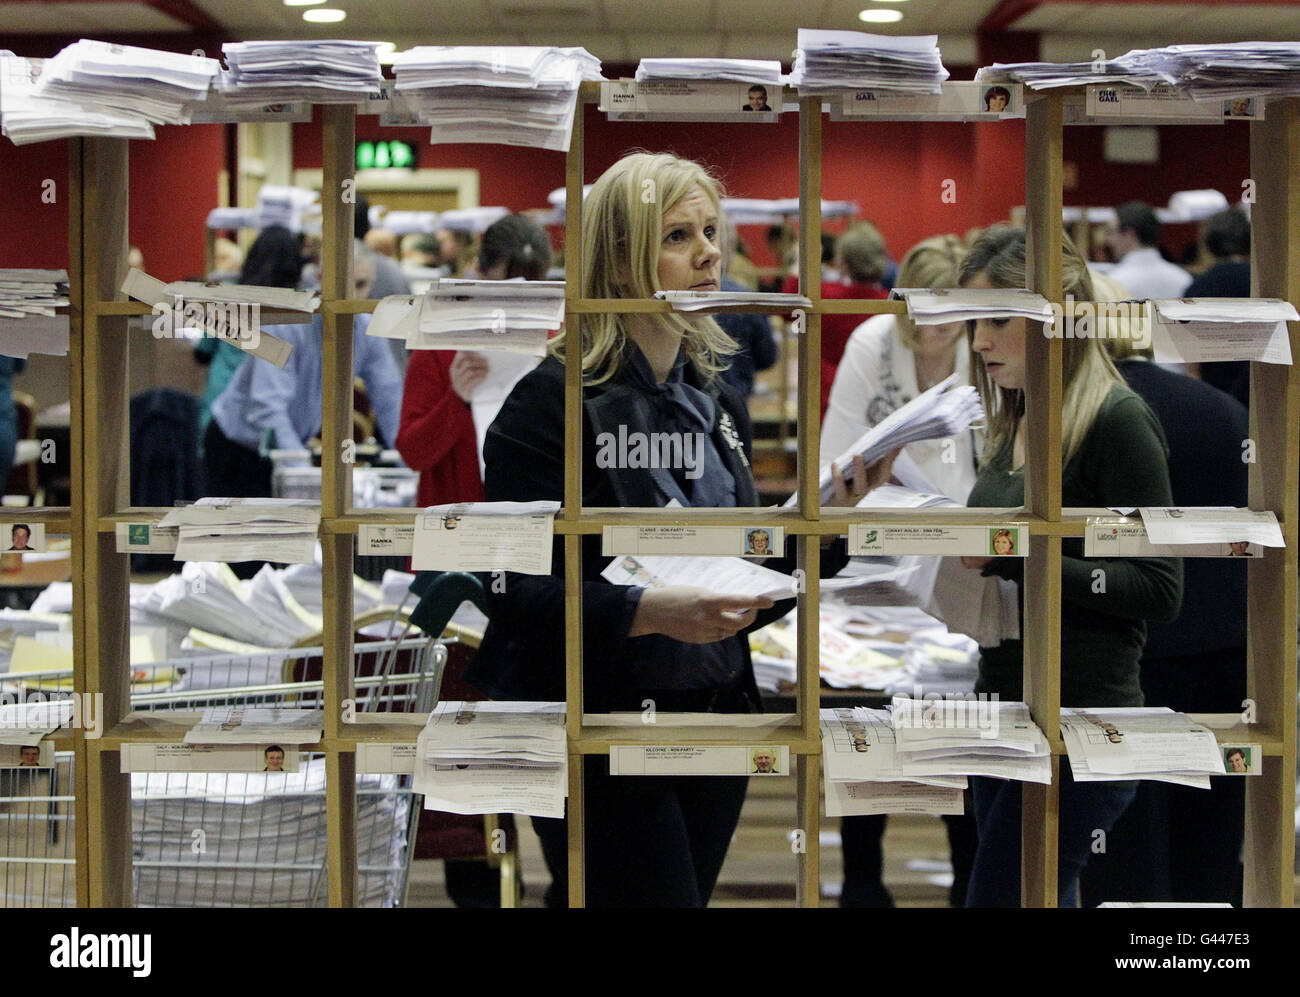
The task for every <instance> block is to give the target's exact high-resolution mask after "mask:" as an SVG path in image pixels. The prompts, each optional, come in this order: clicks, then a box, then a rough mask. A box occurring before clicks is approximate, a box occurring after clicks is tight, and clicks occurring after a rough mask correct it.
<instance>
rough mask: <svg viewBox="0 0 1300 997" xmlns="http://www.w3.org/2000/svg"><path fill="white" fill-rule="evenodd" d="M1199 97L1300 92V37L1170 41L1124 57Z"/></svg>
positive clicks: (1217, 97)
mask: <svg viewBox="0 0 1300 997" xmlns="http://www.w3.org/2000/svg"><path fill="white" fill-rule="evenodd" d="M1122 61H1123V62H1125V63H1126V64H1132V65H1134V66H1136V67H1140V68H1142V69H1145V70H1147V71H1149V72H1151V73H1152V74H1154V75H1156V76H1158V77H1159V78H1160V79H1161V80H1164V81H1165V82H1168V83H1172V84H1173V85H1174V86H1176V87H1178V89H1179V90H1181V91H1182V92H1184V93H1186V94H1189V95H1191V96H1192V97H1195V98H1197V99H1202V98H1203V99H1206V100H1222V99H1225V98H1228V97H1234V96H1238V95H1242V96H1246V95H1254V94H1272V95H1277V96H1280V95H1285V94H1296V93H1300V42H1283V41H1267V42H1265V41H1256V42H1232V43H1228V44H1211V45H1168V46H1165V47H1164V48H1156V49H1140V50H1138V51H1135V52H1129V53H1128V54H1126V55H1124V56H1123V57H1122Z"/></svg>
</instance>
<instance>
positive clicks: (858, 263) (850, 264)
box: [781, 221, 889, 419]
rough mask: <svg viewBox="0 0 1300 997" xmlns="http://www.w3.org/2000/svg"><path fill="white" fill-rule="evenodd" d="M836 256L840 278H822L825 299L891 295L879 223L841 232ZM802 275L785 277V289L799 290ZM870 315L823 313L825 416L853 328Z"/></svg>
mask: <svg viewBox="0 0 1300 997" xmlns="http://www.w3.org/2000/svg"><path fill="white" fill-rule="evenodd" d="M835 260H836V262H838V263H839V266H840V279H839V280H823V281H822V300H824V301H835V300H844V299H846V298H866V299H869V300H877V301H879V300H882V299H884V298H887V297H889V292H888V291H886V290H885V288H884V286H883V285H882V284H881V280H882V279H883V278H884V276H885V272H886V271H887V270H888V268H889V254H888V253H887V252H886V251H885V240H884V239H883V238H882V237H881V235H880V232H879V231H878V230H877V229H876V226H874V225H872V224H871V222H867V221H862V222H857V223H856V224H855V225H853V226H852V227H851V228H850V229H849V230H848V231H847V232H845V233H844V234H843V235H842V236H840V239H839V242H838V243H837V244H836V247H835ZM798 289H799V279H798V278H797V277H788V278H786V283H785V286H783V287H782V288H781V290H783V291H797V290H798ZM869 317H870V316H867V315H823V316H822V391H821V402H822V408H821V414H822V418H823V419H825V418H826V406H827V404H828V403H829V402H830V398H831V385H832V384H834V383H835V371H836V369H837V368H838V367H839V365H840V359H841V358H842V357H843V356H844V348H845V347H846V346H847V345H848V342H849V337H850V336H851V335H853V330H854V329H856V328H857V327H858V326H860V325H861V324H862V323H863V322H865V321H866V320H867V319H868V318H869Z"/></svg>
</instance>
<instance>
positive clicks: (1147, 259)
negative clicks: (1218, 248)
mask: <svg viewBox="0 0 1300 997" xmlns="http://www.w3.org/2000/svg"><path fill="white" fill-rule="evenodd" d="M1115 215H1116V218H1115V224H1114V225H1113V226H1112V227H1111V230H1110V232H1109V233H1108V234H1107V236H1106V245H1107V246H1108V247H1109V248H1110V251H1111V254H1112V255H1113V256H1114V257H1115V259H1116V261H1117V262H1116V263H1115V265H1114V266H1113V267H1111V269H1110V270H1108V271H1107V275H1108V276H1109V277H1111V278H1113V279H1114V280H1117V281H1119V282H1120V283H1121V284H1123V285H1124V286H1125V287H1127V288H1128V289H1129V291H1131V292H1132V294H1133V296H1134V297H1135V298H1143V299H1151V298H1181V297H1182V296H1183V292H1184V291H1186V290H1187V287H1188V285H1189V284H1191V282H1192V275H1191V274H1189V273H1188V272H1187V271H1186V270H1184V269H1183V268H1182V267H1180V266H1175V265H1174V264H1173V263H1169V262H1167V261H1166V260H1165V259H1164V258H1163V257H1162V256H1161V255H1160V250H1158V249H1156V244H1157V243H1158V242H1159V241H1160V222H1159V220H1158V219H1157V218H1156V213H1155V211H1153V210H1152V208H1151V205H1149V204H1143V203H1142V202H1141V201H1129V202H1128V203H1126V204H1121V205H1120V206H1119V207H1118V208H1116V209H1115Z"/></svg>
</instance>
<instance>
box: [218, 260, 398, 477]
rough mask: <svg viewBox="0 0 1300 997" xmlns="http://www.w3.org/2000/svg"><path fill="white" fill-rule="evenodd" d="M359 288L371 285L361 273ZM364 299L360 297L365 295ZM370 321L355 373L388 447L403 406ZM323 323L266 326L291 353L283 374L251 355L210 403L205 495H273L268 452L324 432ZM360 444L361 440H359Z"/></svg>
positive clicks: (360, 327)
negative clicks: (322, 387) (322, 379)
mask: <svg viewBox="0 0 1300 997" xmlns="http://www.w3.org/2000/svg"><path fill="white" fill-rule="evenodd" d="M358 283H359V284H365V283H368V279H367V275H364V274H362V273H361V269H360V268H358ZM359 293H362V294H363V296H364V292H363V291H362V292H359ZM369 324H370V316H369V315H358V316H357V317H356V322H355V325H354V328H353V333H352V357H353V370H354V371H355V374H356V376H357V377H360V378H361V379H362V381H364V382H365V386H366V393H367V395H369V397H370V403H371V405H372V406H373V407H374V411H375V417H376V423H377V425H378V428H379V433H380V435H382V436H383V439H384V442H385V443H386V444H388V445H390V446H391V445H392V443H393V441H394V440H395V439H397V427H398V422H399V415H400V411H401V403H402V378H401V375H399V374H398V372H397V365H396V363H395V362H394V361H393V354H392V351H391V350H390V349H389V346H388V343H387V342H386V341H384V340H382V339H375V338H373V337H371V336H367V335H366V327H367V326H368V325H369ZM321 325H322V322H321V317H320V316H319V315H316V316H314V317H313V318H312V321H311V322H310V323H308V324H306V325H279V326H268V327H267V329H266V331H267V332H268V333H269V334H271V335H273V336H277V337H279V338H280V339H283V340H285V341H286V342H288V343H289V345H290V346H291V347H292V348H293V352H292V353H291V354H290V356H289V360H288V362H287V363H286V364H285V365H284V367H283V368H278V367H275V366H274V365H272V364H270V363H267V362H266V361H264V360H261V359H260V358H258V357H254V356H249V357H246V358H245V359H244V362H243V363H242V364H241V365H240V367H239V369H238V370H237V371H235V374H234V376H233V377H232V378H231V379H230V383H229V384H228V385H226V390H225V391H223V392H222V393H221V394H220V395H219V396H218V397H217V400H216V401H215V402H213V403H212V422H211V423H210V424H209V425H208V431H207V435H206V436H205V437H204V455H205V458H204V463H205V465H206V468H207V473H208V493H209V494H210V495H219V496H223V497H245V496H247V497H259V496H269V495H270V494H271V463H270V460H269V458H268V457H267V456H266V454H267V453H268V452H269V451H270V450H273V449H274V450H302V449H305V448H306V445H307V441H308V440H309V439H311V437H313V436H315V435H316V434H317V432H319V430H320V427H321V362H322V356H321V331H322V330H321ZM357 442H362V441H360V440H358V441H357Z"/></svg>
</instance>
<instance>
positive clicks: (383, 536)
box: [357, 523, 415, 556]
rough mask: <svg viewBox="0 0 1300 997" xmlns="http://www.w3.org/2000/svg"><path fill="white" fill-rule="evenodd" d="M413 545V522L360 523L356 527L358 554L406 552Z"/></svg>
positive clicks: (396, 553)
mask: <svg viewBox="0 0 1300 997" xmlns="http://www.w3.org/2000/svg"><path fill="white" fill-rule="evenodd" d="M414 546H415V524H414V523H412V524H409V525H407V524H396V523H382V524H375V523H362V524H361V525H360V526H359V527H357V553H358V554H393V555H399V554H406V555H408V556H409V555H410V553H411V551H412V549H413V548H414Z"/></svg>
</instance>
